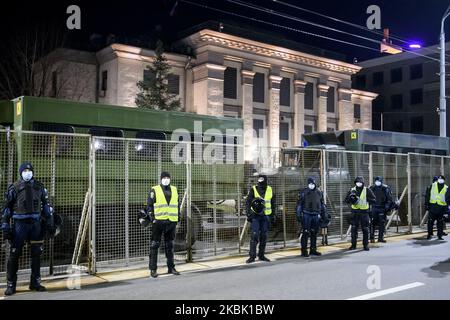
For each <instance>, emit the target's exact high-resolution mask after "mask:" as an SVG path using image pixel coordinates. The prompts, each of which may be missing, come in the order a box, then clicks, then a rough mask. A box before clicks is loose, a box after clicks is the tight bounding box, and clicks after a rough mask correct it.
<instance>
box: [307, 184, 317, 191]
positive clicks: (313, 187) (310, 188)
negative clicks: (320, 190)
mask: <svg viewBox="0 0 450 320" xmlns="http://www.w3.org/2000/svg"><path fill="white" fill-rule="evenodd" d="M308 188H309V190H314V189H315V188H316V185H315V184H314V183H310V184H308Z"/></svg>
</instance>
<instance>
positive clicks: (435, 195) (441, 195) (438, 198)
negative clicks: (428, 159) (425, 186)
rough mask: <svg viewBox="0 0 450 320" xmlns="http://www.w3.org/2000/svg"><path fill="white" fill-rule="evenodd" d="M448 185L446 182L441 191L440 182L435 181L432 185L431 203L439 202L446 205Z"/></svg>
mask: <svg viewBox="0 0 450 320" xmlns="http://www.w3.org/2000/svg"><path fill="white" fill-rule="evenodd" d="M447 189H448V186H447V185H446V184H445V185H444V187H443V188H442V190H441V192H439V190H438V183H437V182H435V183H433V185H432V186H431V194H430V203H437V204H438V205H440V206H446V205H447V202H445V194H446V193H447Z"/></svg>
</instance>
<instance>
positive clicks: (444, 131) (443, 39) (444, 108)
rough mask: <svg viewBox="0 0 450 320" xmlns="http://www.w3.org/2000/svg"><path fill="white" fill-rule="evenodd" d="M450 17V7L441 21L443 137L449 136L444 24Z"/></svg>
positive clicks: (441, 127) (441, 109)
mask: <svg viewBox="0 0 450 320" xmlns="http://www.w3.org/2000/svg"><path fill="white" fill-rule="evenodd" d="M448 16H450V6H449V7H448V8H447V10H446V11H445V13H444V16H443V17H442V21H441V73H440V77H441V83H440V85H441V90H440V96H439V109H440V119H439V120H440V121H439V124H440V135H441V137H446V136H447V110H446V109H447V101H446V98H445V28H444V23H445V19H447V18H448Z"/></svg>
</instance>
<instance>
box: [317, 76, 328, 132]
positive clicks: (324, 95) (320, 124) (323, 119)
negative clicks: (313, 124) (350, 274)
mask: <svg viewBox="0 0 450 320" xmlns="http://www.w3.org/2000/svg"><path fill="white" fill-rule="evenodd" d="M329 88H330V87H329V86H327V85H324V84H319V85H318V86H317V90H318V91H319V108H318V110H317V117H318V121H317V132H327V127H328V119H327V100H328V89H329Z"/></svg>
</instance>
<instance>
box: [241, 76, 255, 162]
mask: <svg viewBox="0 0 450 320" xmlns="http://www.w3.org/2000/svg"><path fill="white" fill-rule="evenodd" d="M241 74H242V121H243V123H244V161H252V160H253V154H252V149H251V148H250V147H251V146H252V145H254V143H255V142H254V141H253V77H254V76H255V72H253V71H248V70H242V71H241Z"/></svg>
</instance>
